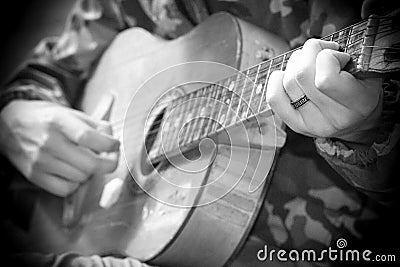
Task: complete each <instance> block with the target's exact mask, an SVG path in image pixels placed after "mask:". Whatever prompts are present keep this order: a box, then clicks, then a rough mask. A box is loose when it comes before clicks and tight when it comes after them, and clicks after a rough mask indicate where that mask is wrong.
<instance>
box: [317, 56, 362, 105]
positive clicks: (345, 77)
mask: <svg viewBox="0 0 400 267" xmlns="http://www.w3.org/2000/svg"><path fill="white" fill-rule="evenodd" d="M349 60H350V55H348V54H346V53H342V52H339V51H334V50H328V49H327V50H323V51H321V52H320V53H319V54H318V56H317V60H316V71H315V87H316V88H317V89H318V90H319V91H320V92H322V93H323V94H325V95H327V96H328V97H330V98H331V99H333V100H334V101H336V102H338V103H340V104H341V105H344V106H345V107H348V108H352V107H354V105H355V104H356V103H358V102H359V101H360V97H361V98H362V95H363V93H364V92H363V91H364V90H363V88H362V87H361V86H359V84H358V81H357V80H356V79H355V78H354V77H353V76H352V75H351V74H350V73H348V72H346V71H342V68H343V67H344V66H345V65H346V64H347V62H348V61H349ZM354 96H359V97H354Z"/></svg>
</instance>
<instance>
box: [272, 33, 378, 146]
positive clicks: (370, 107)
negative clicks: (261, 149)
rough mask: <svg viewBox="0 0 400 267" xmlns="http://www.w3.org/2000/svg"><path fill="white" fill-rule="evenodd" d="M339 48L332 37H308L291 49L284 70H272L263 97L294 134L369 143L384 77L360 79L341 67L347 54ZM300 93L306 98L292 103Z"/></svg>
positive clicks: (376, 116)
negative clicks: (297, 105)
mask: <svg viewBox="0 0 400 267" xmlns="http://www.w3.org/2000/svg"><path fill="white" fill-rule="evenodd" d="M338 49H339V45H338V44H337V43H335V42H328V41H322V40H316V39H311V40H308V41H307V42H306V43H305V44H304V46H303V48H302V49H299V50H298V51H295V52H294V53H293V54H292V56H291V57H290V59H289V62H288V64H287V68H286V70H285V71H275V72H273V73H272V74H271V77H270V79H269V83H268V90H267V101H268V102H269V104H270V106H271V108H272V110H273V111H274V112H275V113H276V114H277V115H278V116H279V117H280V118H281V119H282V120H283V121H284V122H285V123H286V124H287V125H288V126H289V127H290V128H291V129H292V130H294V131H296V132H298V133H301V134H304V135H307V136H312V137H336V138H340V139H343V140H346V141H351V142H359V143H364V144H370V143H371V142H372V138H373V135H371V133H369V132H370V131H373V130H374V128H375V127H376V125H377V123H378V120H379V117H380V113H381V102H382V101H381V92H382V80H381V79H365V80H358V79H356V78H355V77H354V76H353V75H351V74H350V73H348V72H346V71H344V70H343V68H344V66H345V65H346V64H347V62H348V61H349V60H350V55H348V54H346V53H343V52H339V51H338ZM304 96H306V98H305V99H304ZM301 98H303V100H306V101H305V103H304V102H303V103H304V104H303V105H301V106H299V107H297V108H295V107H293V105H292V104H291V102H292V103H293V102H296V101H297V100H299V99H301ZM308 99H309V100H308ZM298 104H301V103H300V102H298Z"/></svg>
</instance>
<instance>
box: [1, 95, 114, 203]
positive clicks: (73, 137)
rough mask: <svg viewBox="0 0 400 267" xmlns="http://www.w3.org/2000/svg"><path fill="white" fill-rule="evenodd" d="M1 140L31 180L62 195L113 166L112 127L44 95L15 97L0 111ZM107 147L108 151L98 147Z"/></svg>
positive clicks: (13, 160) (14, 162) (5, 148)
mask: <svg viewBox="0 0 400 267" xmlns="http://www.w3.org/2000/svg"><path fill="white" fill-rule="evenodd" d="M0 125H1V127H0V129H1V130H0V137H1V139H0V146H1V147H2V151H3V153H4V154H5V156H7V157H8V158H9V159H10V161H11V162H12V163H13V164H14V165H15V166H16V168H17V169H18V170H19V171H20V172H21V173H22V174H23V175H24V176H25V177H26V178H27V179H28V180H29V181H31V182H32V183H34V184H36V185H38V186H39V187H41V188H43V189H45V190H46V191H48V192H50V193H53V194H55V195H57V196H67V195H68V194H70V193H72V192H73V191H74V190H75V189H76V188H77V187H78V186H79V184H80V183H83V182H85V181H86V180H87V179H88V178H89V177H90V176H91V175H93V174H105V173H109V172H112V171H113V170H114V169H115V168H116V167H117V163H118V155H117V153H110V152H117V151H118V149H119V141H118V140H116V139H114V138H113V137H112V135H111V134H112V131H111V127H110V125H109V124H108V123H106V122H104V121H96V120H94V119H92V118H90V117H89V116H87V115H86V114H84V113H82V112H79V111H76V110H73V109H70V108H66V107H63V106H60V105H57V104H54V103H51V102H46V101H26V100H14V101H12V102H11V103H9V104H8V105H7V106H6V107H4V109H3V110H2V112H1V116H0ZM102 152H107V153H102Z"/></svg>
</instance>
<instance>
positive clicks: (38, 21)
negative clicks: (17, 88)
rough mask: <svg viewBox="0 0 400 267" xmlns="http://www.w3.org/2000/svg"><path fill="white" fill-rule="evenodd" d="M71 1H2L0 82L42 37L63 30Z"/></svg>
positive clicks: (56, 33) (0, 19)
mask: <svg viewBox="0 0 400 267" xmlns="http://www.w3.org/2000/svg"><path fill="white" fill-rule="evenodd" d="M74 2H75V1H74V0H30V1H29V0H17V1H3V2H2V3H1V11H2V12H1V16H0V27H1V28H0V33H1V43H0V83H1V84H3V83H4V81H5V80H6V79H7V77H8V76H9V75H10V74H11V72H12V71H13V70H14V69H15V68H16V67H17V66H18V65H19V64H20V63H21V62H22V61H23V59H24V58H26V57H27V56H28V55H29V53H30V51H31V50H32V48H33V47H34V46H35V45H36V44H37V43H38V42H39V41H40V40H41V39H42V38H44V37H47V36H54V35H59V34H60V33H61V32H62V29H63V27H64V23H65V20H66V17H67V14H68V12H69V10H70V9H71V7H72V5H73V4H74Z"/></svg>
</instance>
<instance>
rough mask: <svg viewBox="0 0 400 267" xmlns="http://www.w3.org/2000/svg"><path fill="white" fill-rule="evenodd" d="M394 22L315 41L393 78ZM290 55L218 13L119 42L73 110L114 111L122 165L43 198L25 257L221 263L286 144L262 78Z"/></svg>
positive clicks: (366, 71)
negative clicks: (169, 32)
mask: <svg viewBox="0 0 400 267" xmlns="http://www.w3.org/2000/svg"><path fill="white" fill-rule="evenodd" d="M399 18H400V17H399V15H398V12H397V13H394V14H392V15H390V16H386V17H378V16H371V17H370V18H369V19H367V20H365V21H362V22H360V23H357V24H355V25H352V26H349V27H347V28H345V29H342V30H340V31H338V32H335V33H333V34H331V35H329V36H327V37H325V38H323V39H324V40H331V41H336V42H338V43H339V44H340V45H341V48H342V49H343V51H345V52H347V53H349V54H350V55H351V58H352V60H351V62H350V63H349V64H348V65H347V66H346V68H347V70H348V71H349V72H351V73H352V74H354V75H355V76H356V77H358V78H360V79H361V78H365V77H371V76H384V75H394V74H398V72H399V70H400V60H399V55H400V53H399V50H400V32H399V25H400V23H399ZM293 51H294V50H293ZM293 51H288V46H287V44H286V43H285V42H284V41H282V40H280V39H279V38H278V37H277V36H275V35H273V34H271V33H267V32H265V31H263V30H262V29H260V28H257V27H256V26H254V25H251V24H249V23H247V22H245V21H242V20H240V19H237V18H235V17H233V16H232V15H229V14H227V13H219V14H215V15H213V16H211V17H209V19H207V20H206V21H205V22H204V23H202V24H201V25H199V26H198V27H196V28H195V29H193V30H192V31H191V32H190V33H188V34H187V35H185V36H183V37H180V38H178V39H175V40H172V41H166V40H163V39H160V38H157V37H155V36H153V35H151V34H150V33H148V32H147V31H145V30H143V29H140V28H131V29H128V30H126V31H124V32H122V33H120V34H119V35H118V36H117V37H116V38H115V40H114V41H113V43H112V44H111V46H110V47H109V48H108V49H107V50H106V51H105V53H104V55H103V56H102V58H101V60H100V62H99V63H98V65H97V67H96V70H95V72H94V73H93V75H92V78H91V79H90V81H89V82H88V84H87V86H86V89H85V91H84V94H83V97H82V102H81V109H82V110H83V111H84V112H86V113H88V114H92V113H93V112H95V111H96V109H97V108H98V106H99V102H102V101H104V103H106V104H104V105H105V106H108V107H111V108H109V109H107V112H106V113H108V114H107V115H108V116H106V117H107V119H109V120H110V122H111V123H112V125H113V129H114V135H115V136H117V137H118V138H120V140H121V142H122V146H121V152H120V155H119V156H120V160H119V165H118V167H117V169H116V170H115V171H114V172H113V173H111V174H108V175H105V176H94V177H91V179H90V180H89V181H88V182H87V183H86V184H84V185H82V186H81V188H79V189H78V191H77V192H76V193H74V194H73V195H71V196H69V197H67V198H66V199H61V198H57V197H54V196H51V195H49V194H40V196H38V197H37V201H36V203H35V208H34V210H33V211H32V213H33V215H32V219H31V221H30V225H29V229H28V230H27V231H26V232H25V233H23V236H24V237H23V238H24V239H23V242H24V244H25V246H26V250H30V251H40V252H52V253H62V252H65V251H76V252H79V253H80V254H86V255H90V254H101V255H110V254H112V255H115V254H117V255H123V256H130V257H134V258H137V259H140V260H142V261H146V262H149V263H150V264H155V265H161V266H222V265H225V264H229V262H231V260H232V259H233V258H234V257H235V255H236V253H237V252H238V251H239V250H240V248H241V246H242V244H243V243H244V241H245V239H246V237H247V235H248V233H249V231H250V229H251V227H252V225H253V223H254V221H255V219H256V217H257V215H258V211H259V209H260V206H261V204H262V202H263V199H264V196H265V194H266V191H267V189H268V185H269V180H270V175H271V171H270V170H271V169H272V168H273V166H274V159H275V155H276V152H277V150H278V149H279V146H281V145H283V143H282V140H283V136H282V135H281V133H279V130H277V129H278V128H279V127H275V125H274V124H275V123H279V120H275V118H274V116H271V115H272V112H271V110H270V108H269V106H268V104H267V103H266V100H265V93H266V84H267V82H268V78H269V75H270V73H271V72H272V71H274V70H284V69H285V67H286V64H287V62H288V59H289V58H290V55H291V54H292V53H293ZM260 55H263V57H260ZM266 57H268V58H266ZM238 70H242V71H241V72H239V71H238ZM104 99H106V100H104ZM265 129H266V130H265ZM271 129H272V131H273V132H272V133H271V132H268V131H271ZM274 129H275V130H274ZM265 131H267V132H268V133H265Z"/></svg>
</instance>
